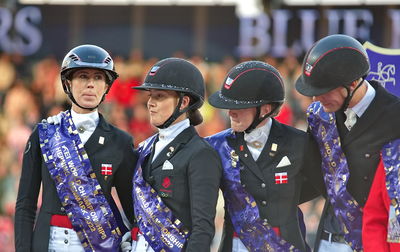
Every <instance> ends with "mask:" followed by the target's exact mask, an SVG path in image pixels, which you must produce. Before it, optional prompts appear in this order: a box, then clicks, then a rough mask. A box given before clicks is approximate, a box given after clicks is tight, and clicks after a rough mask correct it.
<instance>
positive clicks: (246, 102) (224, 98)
mask: <svg viewBox="0 0 400 252" xmlns="http://www.w3.org/2000/svg"><path fill="white" fill-rule="evenodd" d="M218 95H219V98H221V99H222V100H224V101H226V102H233V103H235V104H260V103H266V102H268V101H266V100H257V101H240V100H234V99H230V98H228V97H226V96H224V95H223V94H222V93H221V92H219V93H218Z"/></svg>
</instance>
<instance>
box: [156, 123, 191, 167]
mask: <svg viewBox="0 0 400 252" xmlns="http://www.w3.org/2000/svg"><path fill="white" fill-rule="evenodd" d="M189 127H190V121H189V119H185V120H183V121H181V122H178V123H176V124H173V125H171V126H169V127H168V128H165V129H160V130H159V132H158V141H157V143H156V145H155V148H154V155H153V159H152V162H153V161H154V160H155V159H156V157H157V156H158V154H160V153H161V151H162V150H163V149H164V148H165V146H167V145H168V144H169V143H170V142H172V140H174V138H175V137H176V136H177V135H179V134H180V133H181V132H182V131H184V130H185V129H187V128H189Z"/></svg>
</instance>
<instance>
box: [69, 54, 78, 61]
mask: <svg viewBox="0 0 400 252" xmlns="http://www.w3.org/2000/svg"><path fill="white" fill-rule="evenodd" d="M69 58H70V59H72V60H73V61H79V57H78V56H76V54H70V55H69Z"/></svg>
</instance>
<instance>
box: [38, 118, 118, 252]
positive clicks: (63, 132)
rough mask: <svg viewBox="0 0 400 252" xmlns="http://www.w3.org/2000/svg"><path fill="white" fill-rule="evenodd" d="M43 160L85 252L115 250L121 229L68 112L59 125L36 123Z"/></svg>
mask: <svg viewBox="0 0 400 252" xmlns="http://www.w3.org/2000/svg"><path fill="white" fill-rule="evenodd" d="M38 130H39V140H40V148H41V150H42V155H43V159H44V161H45V163H46V166H47V168H48V169H49V173H50V175H51V177H52V178H53V180H54V182H55V184H56V189H57V193H58V197H59V198H60V201H61V204H62V205H63V207H64V208H65V211H66V213H67V215H68V218H69V219H70V220H71V222H72V226H73V228H74V230H75V231H76V233H77V234H78V237H79V239H80V241H81V243H82V246H83V248H84V250H85V251H87V252H89V251H118V250H119V244H120V241H121V230H120V228H119V227H118V224H117V221H116V218H118V216H116V215H119V212H118V213H117V212H115V215H114V213H113V211H112V209H111V207H110V205H109V203H108V201H107V199H106V197H105V196H104V193H103V191H102V189H101V187H100V184H99V182H98V181H97V179H96V175H95V173H94V172H93V169H92V166H91V164H90V160H89V157H88V155H87V153H86V151H85V149H84V147H83V144H82V141H81V139H80V138H79V135H78V131H77V130H76V127H75V125H74V123H73V122H72V118H71V115H70V112H69V111H66V112H64V113H62V114H61V121H60V124H59V125H54V124H48V123H39V125H38Z"/></svg>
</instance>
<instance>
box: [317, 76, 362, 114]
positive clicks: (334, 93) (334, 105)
mask: <svg viewBox="0 0 400 252" xmlns="http://www.w3.org/2000/svg"><path fill="white" fill-rule="evenodd" d="M359 82H360V80H356V81H353V82H352V83H351V84H350V86H349V87H350V90H351V92H353V90H354V89H355V88H356V87H357V85H358V83H359ZM366 92H367V85H366V84H365V83H363V84H362V85H361V87H359V88H358V89H357V90H356V92H355V93H354V95H353V97H352V99H351V100H350V103H349V108H352V107H354V106H355V105H356V104H357V103H358V102H360V100H361V99H362V98H363V97H364V95H365V93H366ZM346 97H347V91H346V89H345V88H344V87H343V86H340V87H338V88H335V89H333V90H331V91H329V92H328V93H325V94H322V95H319V96H313V101H319V102H321V104H322V107H323V108H324V111H325V112H328V113H329V112H336V111H338V110H339V109H340V108H341V107H342V105H343V102H344V100H345V99H346Z"/></svg>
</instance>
